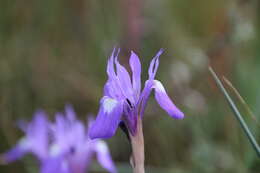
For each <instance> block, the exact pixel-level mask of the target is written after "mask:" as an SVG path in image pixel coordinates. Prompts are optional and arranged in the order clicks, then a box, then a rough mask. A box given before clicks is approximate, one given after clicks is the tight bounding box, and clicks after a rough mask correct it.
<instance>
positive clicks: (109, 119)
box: [89, 49, 184, 139]
mask: <svg viewBox="0 0 260 173" xmlns="http://www.w3.org/2000/svg"><path fill="white" fill-rule="evenodd" d="M162 52H163V50H162V49H161V50H160V51H159V52H158V53H157V54H156V56H155V57H154V58H153V59H152V61H151V63H150V67H149V70H148V74H149V78H148V80H147V81H146V82H145V85H144V88H143V90H142V91H141V63H140V60H139V58H138V56H137V55H136V54H135V53H134V52H133V51H132V52H131V56H130V60H129V64H130V67H131V71H132V76H131V77H130V75H129V73H128V72H127V70H126V69H125V68H124V67H123V66H122V65H121V64H120V63H119V61H118V54H119V50H118V51H117V52H116V49H114V50H113V52H112V55H111V56H110V58H109V60H108V64H107V75H108V80H107V82H106V84H105V86H104V96H103V97H102V99H101V101H100V108H99V112H98V115H97V118H96V120H95V122H94V124H93V125H92V127H91V129H90V134H89V135H90V138H92V139H94V138H110V137H111V136H113V135H114V134H115V132H116V129H117V127H118V125H119V123H120V122H123V123H125V125H126V126H127V128H128V130H129V131H130V133H131V135H133V136H134V135H135V133H136V127H137V118H138V116H141V117H143V114H144V109H145V107H146V103H147V100H148V98H149V95H150V93H151V91H152V90H153V89H154V91H155V99H156V101H157V103H158V104H159V105H160V107H161V108H163V109H164V110H165V111H166V112H167V113H168V114H169V115H170V116H171V117H173V118H176V119H182V118H183V117H184V114H183V113H182V112H181V111H180V110H179V109H178V108H177V107H176V106H175V105H174V104H173V102H172V101H171V99H170V98H169V96H168V95H167V93H166V91H165V89H164V87H163V85H162V83H161V82H160V81H158V80H156V79H155V74H156V72H157V69H158V66H159V57H160V55H161V54H162Z"/></svg>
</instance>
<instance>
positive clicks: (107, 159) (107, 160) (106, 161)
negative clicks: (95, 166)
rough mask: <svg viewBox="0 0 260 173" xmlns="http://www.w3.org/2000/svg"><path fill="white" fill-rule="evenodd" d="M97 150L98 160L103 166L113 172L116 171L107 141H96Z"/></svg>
mask: <svg viewBox="0 0 260 173" xmlns="http://www.w3.org/2000/svg"><path fill="white" fill-rule="evenodd" d="M95 151H96V154H97V160H98V162H99V163H100V164H101V166H102V167H103V168H105V169H106V170H108V171H109V172H111V173H116V172H117V170H116V167H115V165H114V162H113V160H112V158H111V156H110V153H109V150H108V147H107V145H106V143H105V142H104V141H101V140H98V141H96V145H95Z"/></svg>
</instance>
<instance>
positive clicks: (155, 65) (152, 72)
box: [148, 49, 163, 80]
mask: <svg viewBox="0 0 260 173" xmlns="http://www.w3.org/2000/svg"><path fill="white" fill-rule="evenodd" d="M162 53H163V49H160V50H159V52H158V53H157V54H156V56H155V57H154V58H153V59H152V61H151V63H150V66H149V70H148V74H149V79H152V80H153V79H154V77H155V74H156V72H157V69H158V66H159V57H160V55H161V54H162Z"/></svg>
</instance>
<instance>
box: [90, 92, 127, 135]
mask: <svg viewBox="0 0 260 173" xmlns="http://www.w3.org/2000/svg"><path fill="white" fill-rule="evenodd" d="M122 111H123V106H122V103H121V102H119V101H117V100H115V99H113V98H110V97H107V96H104V97H103V98H102V99H101V106H100V109H99V112H98V115H97V118H96V120H95V122H94V123H93V124H92V126H91V127H90V131H89V136H90V138H91V139H94V138H110V137H112V136H113V135H114V134H115V132H116V129H117V127H118V124H119V122H120V118H121V116H122Z"/></svg>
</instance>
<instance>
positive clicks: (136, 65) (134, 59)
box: [129, 51, 141, 98]
mask: <svg viewBox="0 0 260 173" xmlns="http://www.w3.org/2000/svg"><path fill="white" fill-rule="evenodd" d="M129 64H130V67H131V70H132V73H133V74H132V83H133V89H134V93H135V96H136V98H138V97H139V94H140V91H141V63H140V60H139V58H138V56H137V55H136V54H135V53H134V52H133V51H132V52H131V57H130V60H129Z"/></svg>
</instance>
